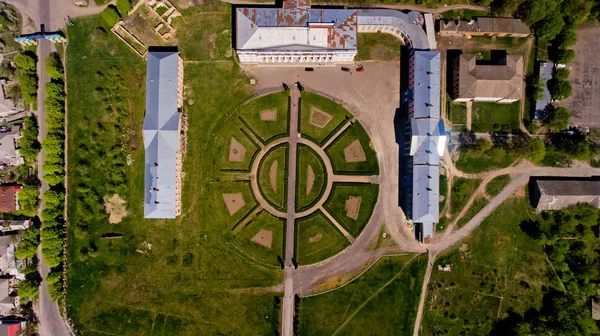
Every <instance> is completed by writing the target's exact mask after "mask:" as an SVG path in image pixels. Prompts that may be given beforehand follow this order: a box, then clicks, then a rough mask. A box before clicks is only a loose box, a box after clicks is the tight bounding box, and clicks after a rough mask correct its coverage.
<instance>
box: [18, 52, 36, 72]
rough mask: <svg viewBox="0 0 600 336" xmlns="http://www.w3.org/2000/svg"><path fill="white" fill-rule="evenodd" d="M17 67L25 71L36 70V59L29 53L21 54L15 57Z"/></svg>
mask: <svg viewBox="0 0 600 336" xmlns="http://www.w3.org/2000/svg"><path fill="white" fill-rule="evenodd" d="M14 61H15V65H16V66H17V68H19V69H21V70H23V71H25V72H34V73H35V72H36V62H37V61H36V60H35V58H33V57H32V56H31V55H29V54H19V55H17V56H16V57H15V59H14Z"/></svg>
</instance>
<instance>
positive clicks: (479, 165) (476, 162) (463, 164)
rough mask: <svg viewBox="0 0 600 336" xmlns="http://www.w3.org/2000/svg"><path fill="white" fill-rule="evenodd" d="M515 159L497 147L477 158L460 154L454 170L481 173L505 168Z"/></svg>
mask: <svg viewBox="0 0 600 336" xmlns="http://www.w3.org/2000/svg"><path fill="white" fill-rule="evenodd" d="M516 160H517V158H515V157H514V156H513V155H511V153H510V152H508V151H506V150H504V149H502V148H497V147H492V149H490V150H487V151H485V152H484V153H483V154H482V155H481V156H479V157H472V156H469V155H467V154H466V153H461V154H460V157H459V158H458V160H457V161H456V168H458V169H459V170H461V171H463V172H465V173H473V174H477V173H482V172H486V171H490V170H492V169H500V168H506V167H508V166H510V165H511V164H513V163H514V162H515V161H516Z"/></svg>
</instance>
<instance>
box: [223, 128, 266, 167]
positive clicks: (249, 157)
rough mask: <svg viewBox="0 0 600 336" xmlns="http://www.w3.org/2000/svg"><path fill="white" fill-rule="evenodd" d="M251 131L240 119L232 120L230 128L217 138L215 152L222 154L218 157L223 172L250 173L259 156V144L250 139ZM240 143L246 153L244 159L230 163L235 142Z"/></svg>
mask: <svg viewBox="0 0 600 336" xmlns="http://www.w3.org/2000/svg"><path fill="white" fill-rule="evenodd" d="M249 132H250V131H249V130H248V129H247V128H246V127H245V126H244V125H243V124H242V122H241V121H240V120H239V119H236V120H231V123H230V125H229V127H227V128H226V129H223V130H222V131H221V133H220V134H219V136H218V137H217V138H216V140H217V141H216V143H215V146H216V148H215V150H216V151H218V152H220V153H221V156H219V157H218V162H219V167H220V169H221V170H223V171H228V170H231V171H234V170H239V171H250V168H251V166H252V161H253V159H254V157H255V155H256V154H258V150H259V147H258V144H257V143H255V142H254V141H253V140H252V138H251V137H250V134H249ZM232 139H233V140H235V141H237V142H239V143H240V144H241V145H242V147H244V150H245V151H246V153H245V155H244V156H243V159H242V160H240V161H229V152H230V151H231V150H232V148H231V145H232V141H233V140H232Z"/></svg>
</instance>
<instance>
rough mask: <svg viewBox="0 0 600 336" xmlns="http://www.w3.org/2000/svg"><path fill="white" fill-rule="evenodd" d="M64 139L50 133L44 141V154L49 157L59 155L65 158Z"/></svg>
mask: <svg viewBox="0 0 600 336" xmlns="http://www.w3.org/2000/svg"><path fill="white" fill-rule="evenodd" d="M64 142H65V140H64V138H63V137H62V135H60V134H56V133H49V134H48V135H46V137H45V138H44V140H42V148H44V152H46V154H47V155H58V156H63V153H64V148H63V145H64Z"/></svg>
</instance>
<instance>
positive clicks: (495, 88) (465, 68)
mask: <svg viewBox="0 0 600 336" xmlns="http://www.w3.org/2000/svg"><path fill="white" fill-rule="evenodd" d="M459 62H460V63H459V68H460V69H459V70H458V76H459V83H458V88H459V93H458V97H457V98H472V99H475V98H499V99H516V100H518V99H521V98H522V97H523V56H521V55H506V63H505V64H502V65H488V64H477V57H476V55H464V54H463V55H460V60H459Z"/></svg>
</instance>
